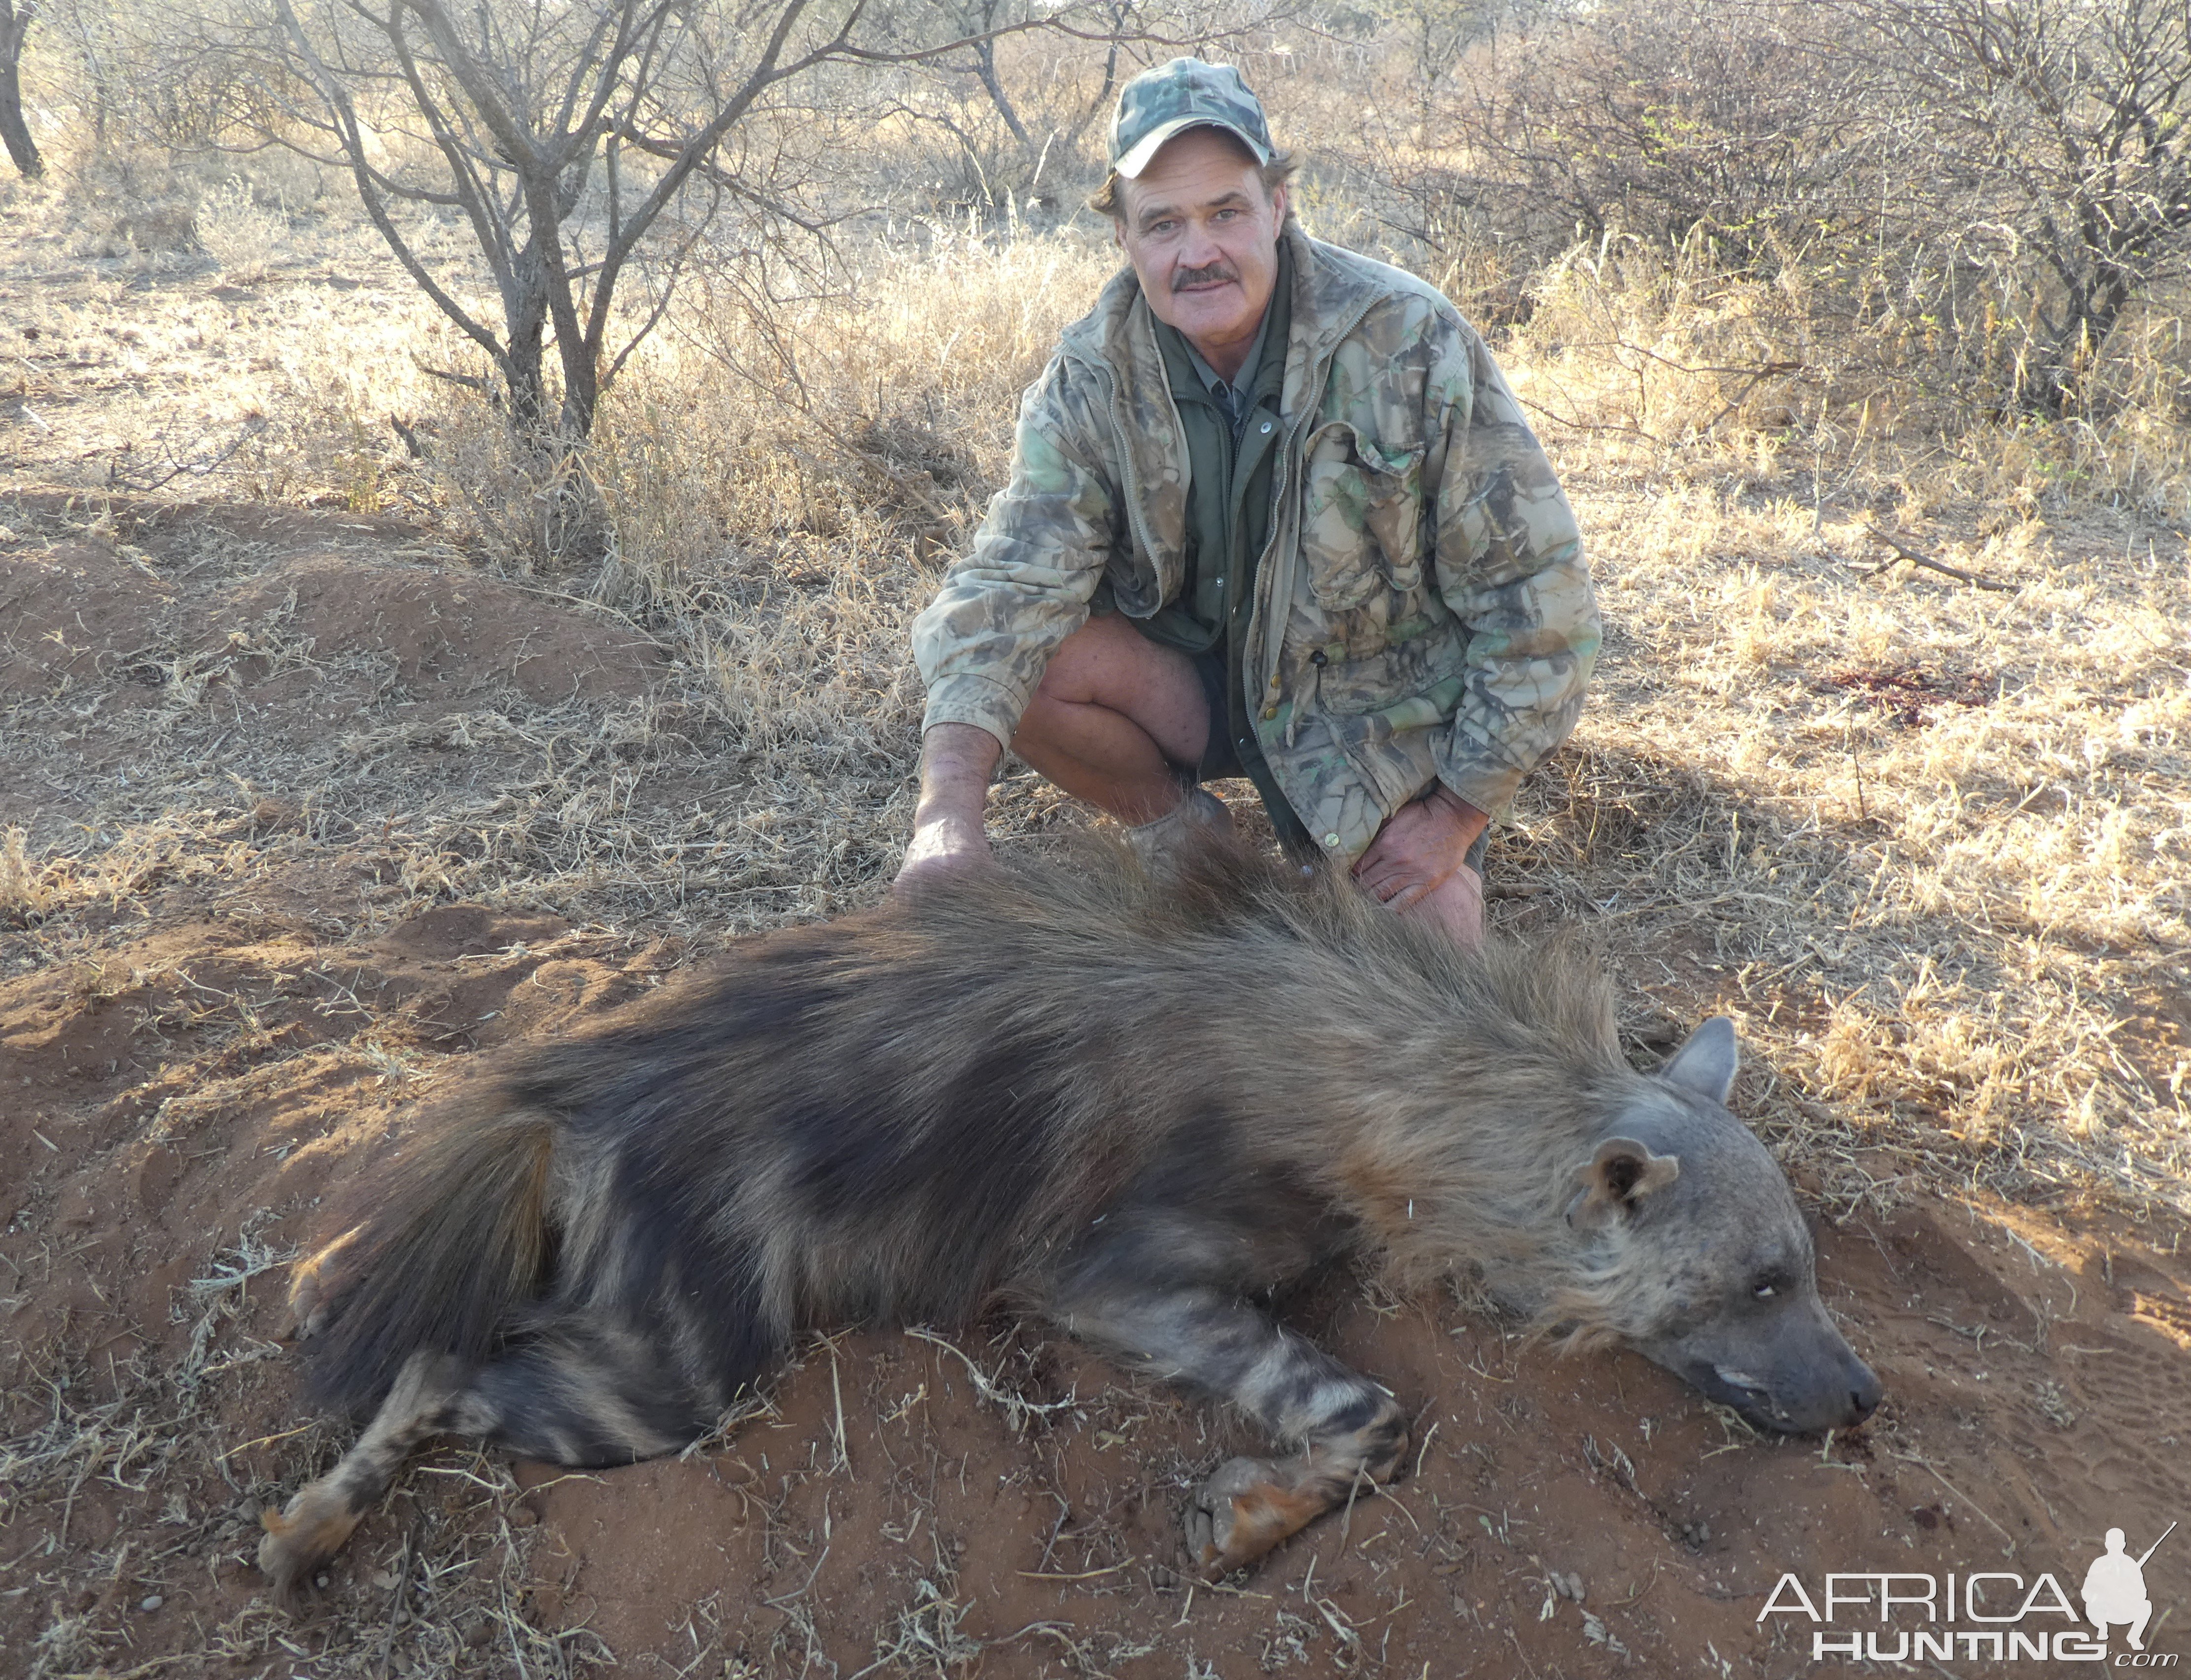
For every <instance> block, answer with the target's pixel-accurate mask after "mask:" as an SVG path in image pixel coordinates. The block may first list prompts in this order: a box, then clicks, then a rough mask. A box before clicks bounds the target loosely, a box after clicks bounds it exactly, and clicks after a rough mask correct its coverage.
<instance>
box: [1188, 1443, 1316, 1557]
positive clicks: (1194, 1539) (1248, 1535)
mask: <svg viewBox="0 0 2191 1680" xmlns="http://www.w3.org/2000/svg"><path fill="white" fill-rule="evenodd" d="M1328 1508H1329V1505H1328V1502H1327V1501H1324V1500H1323V1499H1321V1498H1319V1497H1317V1496H1316V1495H1314V1494H1312V1493H1307V1492H1304V1491H1303V1490H1302V1489H1301V1487H1300V1484H1299V1480H1298V1478H1297V1475H1296V1474H1295V1473H1294V1472H1293V1471H1290V1470H1289V1469H1288V1468H1287V1467H1285V1466H1283V1465H1280V1464H1278V1463H1275V1462H1273V1461H1272V1460H1270V1459H1267V1458H1235V1459H1232V1460H1229V1461H1226V1463H1223V1464H1221V1465H1219V1466H1218V1467H1217V1471H1216V1473H1215V1475H1213V1476H1211V1477H1210V1479H1209V1480H1208V1481H1206V1482H1204V1484H1202V1485H1201V1486H1200V1487H1198V1488H1197V1489H1196V1490H1194V1497H1193V1499H1192V1501H1191V1502H1190V1503H1189V1504H1188V1506H1187V1556H1188V1557H1189V1558H1191V1559H1192V1561H1193V1563H1194V1565H1195V1568H1196V1569H1198V1570H1199V1571H1200V1572H1201V1575H1202V1578H1203V1579H1204V1581H1218V1580H1221V1579H1222V1578H1223V1577H1225V1576H1226V1575H1230V1574H1232V1571H1233V1570H1235V1569H1243V1568H1245V1567H1246V1566H1247V1565H1248V1564H1252V1563H1254V1562H1255V1560H1256V1559H1257V1558H1261V1556H1262V1555H1263V1554H1264V1553H1265V1552H1268V1551H1269V1550H1270V1549H1271V1548H1272V1547H1274V1546H1276V1545H1277V1544H1278V1542H1279V1541H1282V1540H1283V1539H1285V1538H1286V1536H1287V1535H1292V1534H1297V1533H1299V1532H1300V1530H1302V1529H1304V1528H1306V1527H1307V1526H1308V1525H1309V1524H1311V1523H1312V1522H1313V1521H1315V1520H1316V1518H1317V1517H1319V1516H1321V1515H1323V1513H1324V1511H1325V1510H1327V1509H1328Z"/></svg>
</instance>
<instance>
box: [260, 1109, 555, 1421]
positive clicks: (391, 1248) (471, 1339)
mask: <svg viewBox="0 0 2191 1680" xmlns="http://www.w3.org/2000/svg"><path fill="white" fill-rule="evenodd" d="M555 1132H556V1127H555V1121H554V1120H553V1119H552V1118H551V1117H550V1116H549V1115H544V1114H542V1113H540V1112H539V1111H538V1110H526V1109H510V1108H506V1107H501V1106H498V1105H495V1104H492V1100H491V1099H490V1101H489V1102H488V1103H487V1104H483V1105H481V1106H479V1107H475V1108H469V1109H467V1110H463V1111H461V1112H459V1113H458V1114H457V1115H453V1116H452V1118H451V1120H450V1121H449V1122H448V1124H447V1125H446V1126H445V1127H442V1128H441V1129H440V1130H438V1131H436V1132H435V1133H433V1134H432V1135H431V1136H430V1137H428V1138H425V1139H424V1141H423V1142H422V1143H421V1144H418V1146H416V1147H414V1148H413V1149H407V1150H406V1151H405V1152H404V1153H403V1154H401V1155H399V1156H398V1157H397V1158H396V1161H394V1162H393V1163H391V1164H390V1166H389V1168H388V1169H387V1171H386V1172H385V1173H384V1175H382V1176H380V1177H378V1178H376V1179H375V1180H374V1181H373V1182H372V1183H370V1184H369V1185H368V1187H367V1190H366V1192H365V1196H366V1200H365V1203H364V1208H365V1212H364V1217H362V1219H361V1220H360V1221H359V1222H358V1223H356V1224H355V1225H353V1226H352V1227H351V1228H350V1230H348V1231H347V1232H345V1233H344V1234H343V1235H341V1236H339V1237H338V1238H337V1239H336V1240H334V1241H333V1243H330V1244H329V1245H328V1246H327V1247H326V1248H323V1249H322V1250H321V1251H319V1252H318V1253H317V1254H316V1255H313V1256H312V1257H310V1258H309V1259H307V1260H305V1261H304V1262H303V1263H301V1264H300V1265H299V1267H298V1268H297V1273H296V1277H295V1280H294V1281H293V1283H292V1284H291V1286H290V1310H291V1314H292V1317H293V1321H294V1322H295V1324H296V1326H297V1329H298V1332H299V1336H300V1337H304V1338H305V1339H306V1341H307V1344H308V1346H310V1348H312V1351H313V1354H314V1358H313V1359H312V1373H311V1388H312V1393H313V1396H314V1398H315V1399H318V1400H319V1401H321V1402H322V1404H324V1405H327V1406H329V1407H331V1408H333V1409H336V1410H342V1411H344V1412H347V1413H349V1414H350V1415H351V1416H364V1415H365V1414H366V1413H367V1412H368V1411H371V1410H373V1409H374V1408H375V1407H377V1406H378V1405H380V1403H381V1402H382V1401H383V1400H384V1399H387V1398H388V1395H389V1393H390V1388H392V1387H393V1386H395V1385H396V1378H397V1376H398V1375H399V1373H401V1372H402V1371H405V1370H406V1368H407V1367H408V1366H410V1365H411V1364H412V1362H413V1359H414V1358H416V1357H417V1356H419V1355H431V1356H437V1357H438V1358H440V1359H449V1360H453V1361H455V1362H457V1363H458V1364H461V1365H467V1366H475V1365H480V1364H481V1363H483V1362H485V1361H486V1360H487V1359H489V1358H490V1357H491V1356H492V1354H493V1353H494V1351H495V1350H496V1348H497V1347H498V1344H499V1342H500V1341H501V1339H502V1337H503V1335H504V1333H505V1332H506V1331H508V1330H509V1327H510V1325H511V1321H512V1320H513V1318H514V1317H515V1316H516V1315H517V1314H519V1313H520V1312H521V1309H522V1308H523V1307H524V1305H525V1303H527V1302H529V1301H532V1300H533V1299H535V1298H537V1297H538V1296H539V1295H540V1294H541V1292H542V1291H543V1286H544V1284H545V1282H546V1276H547V1272H548V1269H549V1266H550V1264H551V1263H552V1260H553V1246H554V1234H553V1232H552V1231H551V1229H550V1228H549V1217H548V1212H549V1210H548V1194H549V1173H550V1171H551V1169H552V1166H553V1163H554V1159H555Z"/></svg>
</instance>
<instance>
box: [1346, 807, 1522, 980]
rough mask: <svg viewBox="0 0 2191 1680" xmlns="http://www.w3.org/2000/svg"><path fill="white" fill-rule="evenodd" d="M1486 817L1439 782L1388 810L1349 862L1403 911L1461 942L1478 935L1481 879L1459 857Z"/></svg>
mask: <svg viewBox="0 0 2191 1680" xmlns="http://www.w3.org/2000/svg"><path fill="white" fill-rule="evenodd" d="M1490 820H1491V819H1490V818H1489V817H1488V816H1486V815H1485V814H1483V813H1482V811H1479V810H1477V809H1476V807H1475V806H1473V805H1471V804H1470V803H1468V802H1467V801H1466V800H1465V799H1462V798H1460V797H1459V796H1458V795H1456V794H1454V793H1451V792H1448V791H1447V790H1446V789H1445V788H1444V787H1443V786H1438V787H1434V788H1432V789H1431V791H1430V792H1429V793H1428V794H1426V795H1425V796H1424V797H1422V798H1420V799H1418V800H1416V801H1414V803H1412V804H1408V805H1403V806H1402V807H1401V808H1400V809H1398V810H1397V811H1395V812H1393V813H1392V814H1391V817H1390V818H1388V819H1387V820H1386V823H1385V826H1384V827H1382V828H1380V829H1379V830H1378V831H1377V837H1376V838H1375V839H1374V840H1373V841H1371V842H1370V843H1369V850H1368V851H1366V852H1364V853H1363V854H1362V856H1361V857H1360V859H1359V860H1357V862H1356V863H1355V866H1354V878H1355V879H1356V880H1357V881H1358V882H1360V883H1362V885H1363V887H1365V888H1368V889H1369V891H1370V892H1372V893H1374V894H1376V895H1377V896H1378V897H1379V898H1380V899H1381V900H1383V901H1384V902H1385V903H1386V904H1387V905H1391V907H1392V908H1393V909H1394V910H1396V911H1398V912H1399V913H1400V914H1401V915H1403V916H1414V917H1418V918H1420V919H1421V920H1423V921H1426V922H1433V923H1435V924H1436V925H1437V926H1439V927H1441V928H1444V929H1445V930H1446V932H1448V934H1451V935H1452V936H1453V937H1454V939H1455V940H1457V941H1458V942H1459V943H1460V944H1462V945H1475V944H1477V943H1478V942H1479V941H1481V940H1482V938H1483V883H1482V880H1481V879H1480V878H1479V877H1477V873H1476V871H1474V870H1472V869H1470V868H1469V867H1467V866H1466V865H1465V863H1464V862H1463V861H1462V860H1464V859H1465V858H1466V857H1467V855H1468V849H1469V848H1470V847H1471V846H1473V845H1474V844H1475V843H1476V839H1477V836H1478V835H1480V834H1481V833H1482V832H1483V830H1484V827H1485V826H1486V825H1487V824H1488V823H1489V822H1490Z"/></svg>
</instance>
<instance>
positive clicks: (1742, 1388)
mask: <svg viewBox="0 0 2191 1680" xmlns="http://www.w3.org/2000/svg"><path fill="white" fill-rule="evenodd" d="M1689 1380H1690V1382H1693V1383H1694V1384H1695V1385H1696V1387H1697V1388H1698V1389H1699V1391H1700V1392H1701V1393H1703V1394H1704V1398H1705V1399H1711V1400H1716V1401H1718V1402H1719V1403H1720V1405H1723V1406H1733V1408H1734V1409H1735V1410H1737V1411H1739V1412H1740V1413H1742V1415H1743V1416H1745V1417H1747V1418H1749V1419H1750V1420H1751V1421H1752V1422H1756V1423H1762V1424H1764V1425H1765V1426H1766V1427H1767V1428H1770V1429H1785V1428H1787V1427H1788V1411H1787V1408H1786V1407H1784V1406H1783V1405H1779V1404H1778V1403H1777V1402H1776V1401H1775V1400H1774V1399H1773V1391H1772V1390H1771V1389H1770V1388H1767V1387H1766V1385H1765V1384H1764V1383H1762V1382H1759V1381H1758V1380H1757V1379H1756V1377H1754V1376H1751V1375H1750V1373H1749V1372H1748V1371H1737V1370H1736V1369H1734V1367H1733V1366H1732V1365H1704V1366H1702V1367H1700V1368H1699V1370H1697V1371H1694V1372H1693V1374H1692V1375H1691V1376H1690V1378H1689Z"/></svg>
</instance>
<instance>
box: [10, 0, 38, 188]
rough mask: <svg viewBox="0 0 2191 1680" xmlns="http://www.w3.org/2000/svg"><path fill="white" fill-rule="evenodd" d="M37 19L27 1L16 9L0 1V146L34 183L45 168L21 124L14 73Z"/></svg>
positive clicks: (18, 85)
mask: <svg viewBox="0 0 2191 1680" xmlns="http://www.w3.org/2000/svg"><path fill="white" fill-rule="evenodd" d="M37 15H38V9H37V6H36V5H35V4H32V3H29V0H26V3H25V4H24V5H22V6H21V7H20V8H19V7H17V6H16V5H15V4H14V3H13V0H0V145H6V146H7V148H8V156H9V157H11V158H13V159H14V162H15V167H16V168H18V169H20V171H22V173H24V175H25V176H26V177H27V178H28V179H31V180H34V181H35V180H36V179H38V177H39V176H41V175H43V174H44V173H46V164H45V160H44V159H43V158H42V157H40V156H38V145H37V141H35V140H33V139H31V129H30V125H29V124H28V123H26V122H24V121H23V84H22V81H21V79H20V76H19V75H18V74H17V71H18V67H19V66H20V65H21V63H22V60H23V38H24V37H26V36H27V35H28V34H29V33H30V32H31V22H32V21H33V20H35V19H36V18H37Z"/></svg>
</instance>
